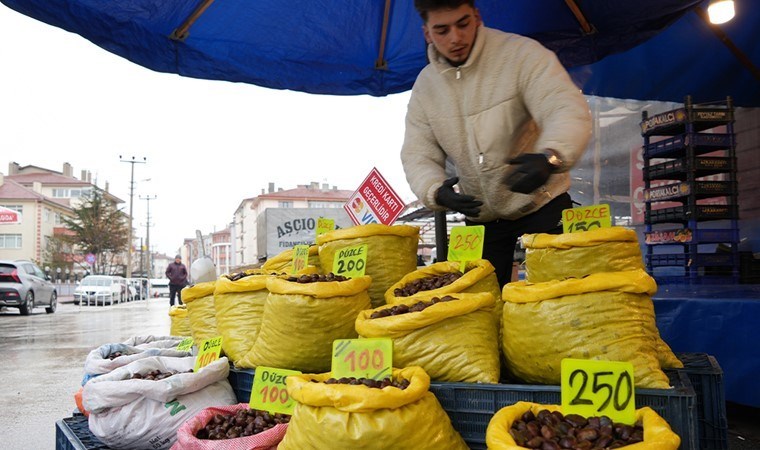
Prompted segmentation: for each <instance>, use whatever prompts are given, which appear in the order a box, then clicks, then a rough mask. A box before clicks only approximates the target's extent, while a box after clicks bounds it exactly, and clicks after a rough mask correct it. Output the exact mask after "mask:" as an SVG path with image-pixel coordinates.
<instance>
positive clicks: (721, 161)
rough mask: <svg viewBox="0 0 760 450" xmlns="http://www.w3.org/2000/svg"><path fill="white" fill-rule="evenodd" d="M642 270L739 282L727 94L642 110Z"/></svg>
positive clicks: (666, 276)
mask: <svg viewBox="0 0 760 450" xmlns="http://www.w3.org/2000/svg"><path fill="white" fill-rule="evenodd" d="M642 119H643V120H642V122H641V135H642V136H643V137H644V152H643V154H644V168H643V175H644V186H645V190H644V202H645V204H646V214H645V224H646V231H645V234H644V235H645V242H646V244H647V251H646V265H647V270H648V271H649V273H650V274H652V276H654V277H655V278H656V279H657V281H658V282H660V283H668V282H679V283H693V284H707V283H716V284H729V283H738V281H739V251H738V250H739V249H738V247H739V229H738V219H739V213H738V192H737V180H736V139H735V135H734V109H733V105H732V102H731V98H730V97H728V98H727V99H726V100H725V101H721V102H716V103H710V104H693V103H692V101H691V98H690V97H686V100H685V102H684V107H683V108H679V109H675V110H672V111H667V112H664V113H661V114H657V115H654V116H651V117H650V116H649V114H648V112H647V111H644V112H643V113H642Z"/></svg>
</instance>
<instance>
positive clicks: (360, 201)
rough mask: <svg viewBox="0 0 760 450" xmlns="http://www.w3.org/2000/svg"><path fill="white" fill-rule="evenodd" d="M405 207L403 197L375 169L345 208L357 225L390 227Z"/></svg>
mask: <svg viewBox="0 0 760 450" xmlns="http://www.w3.org/2000/svg"><path fill="white" fill-rule="evenodd" d="M405 206H406V205H405V204H404V202H403V201H401V197H399V196H398V194H396V192H395V191H394V190H393V188H391V186H390V185H389V184H388V182H387V181H385V178H383V176H382V175H380V172H378V170H377V169H376V168H374V167H373V168H372V170H371V171H370V172H369V175H367V178H365V179H364V181H363V182H362V184H361V185H360V186H359V189H357V190H356V192H354V193H353V195H351V198H349V199H348V202H346V204H345V205H343V208H344V209H345V210H346V212H347V213H348V216H349V217H350V218H351V220H353V222H354V224H356V225H360V224H361V225H367V224H370V223H381V224H383V225H390V224H392V223H393V222H395V221H396V218H398V216H399V215H401V211H403V210H404V207H405Z"/></svg>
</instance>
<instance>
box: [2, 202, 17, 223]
mask: <svg viewBox="0 0 760 450" xmlns="http://www.w3.org/2000/svg"><path fill="white" fill-rule="evenodd" d="M19 223H21V214H19V213H18V212H17V211H14V210H12V209H9V208H5V207H3V206H0V224H19Z"/></svg>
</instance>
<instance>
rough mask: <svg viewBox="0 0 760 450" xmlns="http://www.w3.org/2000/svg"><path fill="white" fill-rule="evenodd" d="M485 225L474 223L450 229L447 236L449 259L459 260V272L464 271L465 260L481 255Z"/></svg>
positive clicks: (472, 259) (471, 259)
mask: <svg viewBox="0 0 760 450" xmlns="http://www.w3.org/2000/svg"><path fill="white" fill-rule="evenodd" d="M485 233H486V227H484V226H483V225H474V226H469V227H454V228H452V229H451V237H450V238H449V253H448V255H447V259H448V260H449V261H459V262H461V263H462V264H461V267H460V269H459V270H460V272H464V266H465V263H466V262H467V261H474V260H476V259H480V258H482V257H483V238H484V236H485Z"/></svg>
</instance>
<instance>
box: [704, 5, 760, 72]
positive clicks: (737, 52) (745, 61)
mask: <svg viewBox="0 0 760 450" xmlns="http://www.w3.org/2000/svg"><path fill="white" fill-rule="evenodd" d="M694 12H696V13H697V15H698V16H699V17H700V18H701V19H702V21H703V22H704V23H705V24H706V25H707V28H709V29H710V31H712V32H713V34H715V36H717V38H718V39H719V40H720V41H721V42H722V43H723V45H725V46H726V47H728V49H729V50H730V51H731V53H733V54H734V56H735V57H736V59H738V60H739V62H740V63H741V64H742V65H743V66H744V67H746V68H747V70H749V72H750V73H751V74H752V76H754V77H755V79H756V80H758V81H760V69H758V68H757V66H755V65H754V64H753V63H752V60H750V59H749V57H747V54H746V53H744V52H743V51H742V50H741V49H740V48H739V47H737V46H736V44H734V41H732V40H731V38H730V37H728V35H727V34H726V33H725V32H723V30H721V28H720V27H719V26H717V25H715V24H713V23H711V22H710V18H709V17H708V15H707V12H706V11H705V10H704V9H703V8H702V7H701V6H697V7H696V8H694Z"/></svg>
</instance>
